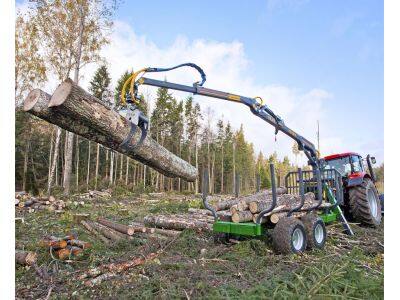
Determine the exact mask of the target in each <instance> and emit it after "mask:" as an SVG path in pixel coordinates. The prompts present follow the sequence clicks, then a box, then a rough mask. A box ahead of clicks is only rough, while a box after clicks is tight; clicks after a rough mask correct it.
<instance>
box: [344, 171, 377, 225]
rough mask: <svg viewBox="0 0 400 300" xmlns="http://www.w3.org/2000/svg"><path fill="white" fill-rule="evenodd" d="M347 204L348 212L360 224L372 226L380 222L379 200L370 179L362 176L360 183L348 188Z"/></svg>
mask: <svg viewBox="0 0 400 300" xmlns="http://www.w3.org/2000/svg"><path fill="white" fill-rule="evenodd" d="M349 206H350V214H351V215H352V217H353V218H354V219H355V220H356V221H358V222H360V223H361V224H363V225H367V226H372V227H377V226H379V225H380V224H381V219H382V212H381V202H380V200H379V196H378V192H377V190H376V187H375V185H374V183H373V182H372V180H371V179H369V178H364V180H363V182H362V184H361V185H359V186H355V187H352V188H350V189H349Z"/></svg>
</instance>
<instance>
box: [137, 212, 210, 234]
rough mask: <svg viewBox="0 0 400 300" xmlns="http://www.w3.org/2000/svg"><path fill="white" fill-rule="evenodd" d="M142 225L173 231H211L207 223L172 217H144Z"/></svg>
mask: <svg viewBox="0 0 400 300" xmlns="http://www.w3.org/2000/svg"><path fill="white" fill-rule="evenodd" d="M144 224H145V225H147V226H154V227H158V228H166V229H173V230H184V229H194V230H197V231H211V230H212V225H211V224H209V223H207V222H201V221H196V220H187V219H182V218H176V217H174V216H161V215H160V216H146V217H144Z"/></svg>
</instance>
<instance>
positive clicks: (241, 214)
mask: <svg viewBox="0 0 400 300" xmlns="http://www.w3.org/2000/svg"><path fill="white" fill-rule="evenodd" d="M249 221H253V214H252V213H251V212H250V211H248V210H245V211H238V212H236V213H234V214H233V215H232V222H234V223H242V222H249Z"/></svg>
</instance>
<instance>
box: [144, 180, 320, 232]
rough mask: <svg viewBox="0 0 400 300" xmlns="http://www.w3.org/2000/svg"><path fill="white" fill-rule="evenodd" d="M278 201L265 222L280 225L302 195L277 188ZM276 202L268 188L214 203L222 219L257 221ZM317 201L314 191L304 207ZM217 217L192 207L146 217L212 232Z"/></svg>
mask: <svg viewBox="0 0 400 300" xmlns="http://www.w3.org/2000/svg"><path fill="white" fill-rule="evenodd" d="M277 194H278V195H277V203H276V206H275V207H274V209H273V210H272V211H271V212H269V213H267V214H265V215H264V216H263V218H262V219H261V223H267V222H269V223H272V224H276V223H277V222H278V221H279V220H280V219H281V218H283V217H285V216H286V215H287V213H288V212H289V211H290V210H291V209H293V208H295V207H298V206H299V205H300V203H301V197H300V196H299V195H292V194H287V190H286V188H278V189H277ZM271 204H272V192H271V190H264V191H261V192H259V193H256V194H252V195H247V196H240V197H238V198H234V199H227V200H226V199H224V200H222V201H214V203H212V206H213V207H214V209H215V210H216V213H217V216H218V219H219V220H221V221H228V222H234V223H243V222H254V223H256V220H257V217H258V214H259V213H260V212H261V211H263V210H265V209H267V208H269V207H270V206H271ZM316 204H317V201H316V200H315V197H314V194H313V193H306V194H305V202H304V205H303V207H302V208H309V207H311V206H314V205H316ZM303 214H305V212H295V213H293V216H296V217H297V216H301V215H303ZM213 223H214V217H213V215H212V212H211V211H209V210H207V209H198V208H189V209H188V214H184V215H182V214H175V215H155V216H153V215H149V216H146V217H145V218H144V224H145V225H146V226H154V227H157V228H162V229H172V230H184V229H194V230H197V231H212V224H213Z"/></svg>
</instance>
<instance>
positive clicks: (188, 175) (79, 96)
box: [24, 80, 198, 181]
mask: <svg viewBox="0 0 400 300" xmlns="http://www.w3.org/2000/svg"><path fill="white" fill-rule="evenodd" d="M48 100H49V97H48V94H46V93H44V92H43V91H41V90H33V91H31V92H30V93H29V95H28V96H27V98H26V99H25V102H24V110H25V111H26V112H29V113H32V114H34V115H36V116H37V117H39V118H42V119H44V120H46V121H48V122H50V123H53V124H56V125H58V126H60V127H62V128H64V129H66V130H68V131H70V132H74V133H76V134H79V135H81V136H83V137H85V138H87V139H89V140H92V141H95V142H97V143H99V144H102V145H103V146H105V147H107V148H110V149H113V150H116V151H118V152H120V153H122V154H125V155H127V156H129V157H131V158H133V159H135V160H137V161H140V162H142V163H144V164H146V165H149V166H151V167H152V168H154V169H156V170H157V171H159V172H161V173H163V174H164V175H167V176H169V177H180V178H182V179H185V180H188V181H194V180H195V179H196V178H197V175H198V172H197V169H196V168H194V167H193V166H191V165H190V164H189V163H187V162H186V161H184V160H182V159H181V158H179V157H177V156H176V155H174V154H172V153H171V152H169V151H168V150H167V149H165V148H164V147H162V146H161V145H159V144H158V143H156V142H155V141H154V140H153V139H152V138H151V137H150V136H149V135H148V136H147V137H146V138H145V140H144V141H143V144H142V145H141V146H140V147H138V148H135V149H134V150H131V149H127V148H123V147H120V144H121V143H122V141H123V140H124V139H125V138H126V137H127V136H128V134H129V132H130V124H129V123H128V121H127V120H125V118H123V117H122V116H121V115H120V114H118V113H117V112H116V111H113V110H110V109H109V108H107V107H106V106H104V104H103V103H101V101H100V100H98V99H97V98H95V97H94V96H92V95H90V94H88V93H87V92H86V91H85V90H83V89H82V88H80V87H79V86H77V85H76V84H75V83H73V82H72V81H71V80H66V81H65V82H63V83H62V84H60V85H59V87H58V88H57V89H56V91H55V92H54V94H53V96H52V97H51V100H50V102H48ZM139 131H140V130H138V131H137V132H136V134H135V135H134V136H133V138H132V139H131V140H130V141H129V145H130V146H132V145H134V144H136V142H137V141H138V140H139V139H140V132H139Z"/></svg>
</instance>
